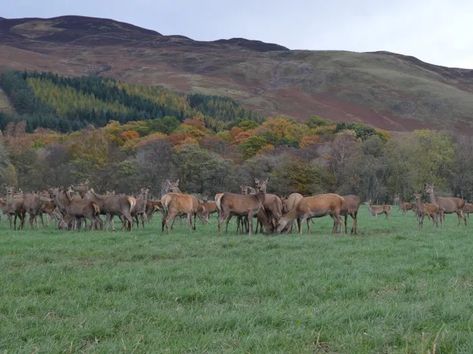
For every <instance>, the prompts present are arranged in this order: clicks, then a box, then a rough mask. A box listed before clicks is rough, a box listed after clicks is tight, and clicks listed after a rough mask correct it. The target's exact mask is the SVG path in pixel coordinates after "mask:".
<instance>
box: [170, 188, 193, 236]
mask: <svg viewBox="0 0 473 354" xmlns="http://www.w3.org/2000/svg"><path fill="white" fill-rule="evenodd" d="M161 203H162V205H163V207H164V209H165V216H163V221H162V224H161V231H164V228H166V230H168V231H169V224H171V230H172V227H173V224H174V220H175V218H176V217H177V216H180V215H187V221H188V222H189V226H190V228H191V230H195V218H196V214H197V212H198V210H199V200H198V199H197V198H196V197H194V196H193V195H190V194H184V193H167V194H166V195H164V196H163V197H162V198H161ZM192 219H194V223H192Z"/></svg>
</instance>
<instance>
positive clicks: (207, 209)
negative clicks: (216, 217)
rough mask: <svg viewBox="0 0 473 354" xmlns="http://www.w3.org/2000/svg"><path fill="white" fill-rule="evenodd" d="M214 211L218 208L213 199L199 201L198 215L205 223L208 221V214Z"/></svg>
mask: <svg viewBox="0 0 473 354" xmlns="http://www.w3.org/2000/svg"><path fill="white" fill-rule="evenodd" d="M216 212H218V209H217V203H216V202H215V201H213V200H209V201H204V202H202V203H200V207H199V214H198V215H199V217H200V218H202V220H203V221H204V222H205V223H208V222H209V217H210V215H211V214H214V213H216Z"/></svg>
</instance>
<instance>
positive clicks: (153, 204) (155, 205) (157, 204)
mask: <svg viewBox="0 0 473 354" xmlns="http://www.w3.org/2000/svg"><path fill="white" fill-rule="evenodd" d="M162 208H163V205H162V204H161V201H160V200H152V199H151V200H150V199H149V200H148V201H147V202H146V219H147V220H148V221H150V220H151V218H152V217H153V215H154V213H156V212H158V211H160V210H162Z"/></svg>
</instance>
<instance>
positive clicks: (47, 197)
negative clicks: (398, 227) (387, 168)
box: [0, 179, 473, 235]
mask: <svg viewBox="0 0 473 354" xmlns="http://www.w3.org/2000/svg"><path fill="white" fill-rule="evenodd" d="M254 182H255V184H254V187H252V186H246V185H242V186H240V193H230V192H223V193H217V194H216V195H215V198H214V200H201V199H199V198H198V197H197V196H195V195H192V194H188V193H183V192H181V190H180V189H179V180H176V181H171V180H166V181H165V182H164V183H163V185H162V189H161V198H157V199H154V198H152V196H151V195H150V193H149V189H147V188H141V190H140V191H139V193H137V194H135V195H126V194H116V193H115V192H107V193H105V194H99V193H97V192H96V191H95V190H94V189H93V188H90V187H89V183H88V181H85V182H83V183H81V184H78V185H74V186H70V187H68V188H62V187H61V188H50V189H48V190H44V191H41V192H30V193H23V191H21V190H15V189H14V188H13V187H7V188H6V196H5V197H4V198H0V209H1V210H2V211H3V214H4V215H6V216H7V218H8V220H9V224H10V228H12V229H23V228H24V224H25V220H26V218H27V215H28V216H29V218H28V221H29V224H30V227H31V228H37V227H38V223H39V221H41V224H42V225H43V226H44V225H45V219H44V215H47V220H46V222H51V221H54V223H55V224H56V225H57V228H59V229H64V230H80V229H88V230H91V229H97V230H99V229H105V230H115V222H114V218H115V217H118V219H119V221H120V222H121V229H123V230H127V231H130V230H132V228H133V227H137V228H138V227H140V225H141V227H143V228H144V225H145V223H146V222H148V221H149V220H150V219H151V218H152V216H153V214H155V213H156V212H160V213H162V223H161V230H162V231H163V232H164V231H169V230H172V229H173V225H174V222H175V220H176V218H178V217H179V218H181V217H185V218H186V220H187V223H188V224H189V227H190V228H191V230H195V229H196V219H197V218H199V219H200V220H201V221H202V222H203V223H207V222H208V221H209V219H210V216H211V215H212V214H217V215H218V217H217V228H218V232H219V233H221V232H222V225H223V224H225V231H228V224H229V221H230V220H231V219H232V218H233V217H236V220H237V223H236V225H237V232H242V233H248V234H249V235H251V234H252V233H254V232H258V230H259V231H261V232H263V233H266V234H270V233H282V232H292V231H293V230H294V229H295V228H296V227H297V232H299V233H302V231H303V226H304V223H306V225H307V230H308V231H309V232H310V224H311V219H312V218H320V217H323V216H330V217H331V218H332V220H333V227H332V233H338V232H341V230H342V226H343V229H344V232H345V233H347V232H348V229H347V219H348V217H349V216H350V218H351V219H352V226H351V230H350V232H351V233H352V234H357V232H358V231H357V226H358V225H357V221H358V220H357V219H358V209H359V207H360V204H361V200H360V198H359V197H358V196H356V195H352V194H351V195H338V194H335V193H325V194H317V195H312V196H303V195H302V194H299V193H292V194H290V195H288V196H287V197H286V198H282V197H280V196H278V195H277V194H272V193H267V192H266V190H267V186H268V179H265V180H261V179H255V181H254ZM424 193H425V194H426V195H427V196H428V198H429V202H423V201H422V193H414V195H413V197H414V199H415V201H414V202H412V203H411V202H402V201H401V200H400V198H399V197H397V198H395V200H397V201H398V204H399V209H400V211H401V212H402V213H403V214H405V213H407V212H408V211H409V210H412V211H414V213H415V215H416V217H417V220H418V224H419V228H421V227H422V226H423V222H424V218H425V217H427V218H428V219H431V220H432V222H433V225H435V226H439V225H442V224H443V222H444V221H445V215H446V214H453V213H455V214H457V217H458V224H460V223H462V222H463V223H464V224H465V225H466V223H467V221H466V216H467V215H468V216H469V214H470V213H471V212H473V204H470V203H466V202H465V201H464V200H463V199H461V198H456V197H439V196H437V195H436V194H435V192H434V186H433V185H432V184H426V185H425V186H424ZM366 205H367V207H368V210H369V212H370V214H371V215H372V216H375V217H377V216H378V215H380V214H384V215H385V217H386V219H388V218H389V215H390V214H391V210H392V208H391V206H390V205H387V204H383V205H373V204H372V203H371V200H369V201H368V202H367V203H366ZM102 217H103V218H102ZM255 219H256V220H255ZM255 221H256V230H255V228H254V227H253V226H254V222H255Z"/></svg>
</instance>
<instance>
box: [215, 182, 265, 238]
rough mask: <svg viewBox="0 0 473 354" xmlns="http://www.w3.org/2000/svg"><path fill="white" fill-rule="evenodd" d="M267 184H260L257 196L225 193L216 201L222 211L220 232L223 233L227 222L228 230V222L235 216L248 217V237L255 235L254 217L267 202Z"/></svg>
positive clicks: (219, 225)
mask: <svg viewBox="0 0 473 354" xmlns="http://www.w3.org/2000/svg"><path fill="white" fill-rule="evenodd" d="M266 183H267V181H266V182H264V181H263V182H261V183H259V187H258V188H259V190H258V191H257V193H256V194H247V195H242V194H236V193H223V195H222V196H219V198H218V199H216V203H217V208H218V210H219V211H220V215H219V219H218V231H219V233H220V231H221V225H222V223H223V222H224V221H225V222H226V228H228V222H229V220H230V218H231V217H232V216H233V215H236V216H246V217H248V224H249V227H248V235H251V234H252V233H253V216H255V215H256V214H258V212H259V210H260V209H261V208H263V203H264V200H265V192H264V190H266Z"/></svg>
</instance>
